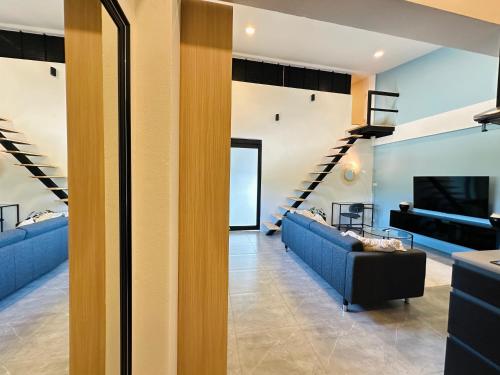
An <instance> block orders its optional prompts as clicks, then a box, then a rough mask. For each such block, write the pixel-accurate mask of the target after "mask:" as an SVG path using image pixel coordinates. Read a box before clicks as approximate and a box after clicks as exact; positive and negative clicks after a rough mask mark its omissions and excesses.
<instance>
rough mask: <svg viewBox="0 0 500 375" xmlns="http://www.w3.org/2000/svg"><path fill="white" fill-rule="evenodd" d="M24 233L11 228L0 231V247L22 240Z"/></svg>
mask: <svg viewBox="0 0 500 375" xmlns="http://www.w3.org/2000/svg"><path fill="white" fill-rule="evenodd" d="M25 237H26V233H25V232H24V231H22V230H19V229H12V230H8V231H6V232H3V233H0V247H4V246H8V245H12V244H13V243H16V242H19V241H22V240H24V238H25Z"/></svg>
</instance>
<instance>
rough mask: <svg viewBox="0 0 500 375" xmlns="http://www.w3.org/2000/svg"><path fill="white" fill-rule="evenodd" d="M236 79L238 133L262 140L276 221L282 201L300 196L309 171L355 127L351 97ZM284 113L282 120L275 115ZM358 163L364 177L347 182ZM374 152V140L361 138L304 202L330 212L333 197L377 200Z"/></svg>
mask: <svg viewBox="0 0 500 375" xmlns="http://www.w3.org/2000/svg"><path fill="white" fill-rule="evenodd" d="M312 93H313V91H308V90H302V89H293V88H287V87H276V86H266V85H258V84H252V83H246V82H233V97H232V99H233V106H232V107H233V108H232V137H233V138H251V139H261V140H262V211H261V212H262V216H261V221H263V222H265V221H273V217H272V216H271V214H272V213H274V212H281V211H278V206H280V205H283V204H290V201H287V200H286V199H285V198H286V197H287V196H292V195H295V196H296V195H297V194H298V192H295V191H294V190H293V189H294V188H299V187H304V188H305V187H306V185H304V184H302V183H301V181H302V180H305V179H310V178H311V177H312V175H308V173H307V172H309V171H314V170H319V169H320V168H319V167H315V165H316V164H318V163H321V162H323V161H325V159H323V158H322V157H323V155H327V153H328V152H329V148H330V147H334V146H337V145H339V144H340V143H339V142H338V141H337V140H338V139H339V138H342V137H343V136H345V131H346V129H347V128H349V127H351V96H350V95H344V94H333V93H327V92H314V93H315V94H316V101H314V102H311V101H310V95H311V94H312ZM276 113H279V114H280V117H281V120H280V121H279V122H276V121H275V120H274V115H275V114H276ZM353 162H354V163H357V166H358V168H359V172H360V173H359V178H358V179H356V181H355V182H353V183H350V184H348V183H346V182H345V181H344V180H343V178H342V169H343V167H344V165H346V164H351V163H353ZM372 169H373V153H372V142H371V141H370V140H363V141H359V143H358V144H357V145H356V146H355V147H353V148H352V149H351V151H350V152H349V154H348V156H346V157H344V158H343V159H342V165H337V166H336V167H335V168H334V173H332V174H331V175H329V176H328V177H327V178H326V180H325V181H326V182H324V183H323V184H321V185H320V187H319V188H318V189H317V190H316V191H315V192H314V193H313V194H312V195H311V196H310V198H309V199H308V202H306V203H304V204H303V205H302V207H306V208H307V207H310V206H316V207H321V208H323V209H324V210H325V211H326V212H327V214H328V216H330V210H331V208H330V207H331V202H332V201H360V202H361V201H367V202H368V201H370V202H371V200H372Z"/></svg>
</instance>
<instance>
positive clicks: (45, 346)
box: [0, 263, 68, 375]
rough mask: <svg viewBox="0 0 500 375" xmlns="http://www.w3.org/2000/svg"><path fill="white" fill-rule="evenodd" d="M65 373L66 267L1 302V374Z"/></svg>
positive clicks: (50, 374)
mask: <svg viewBox="0 0 500 375" xmlns="http://www.w3.org/2000/svg"><path fill="white" fill-rule="evenodd" d="M67 373H68V265H67V263H64V264H62V265H61V266H59V267H58V268H57V269H55V270H54V271H52V272H51V273H49V274H47V275H45V276H43V277H42V278H40V279H38V280H36V281H35V282H33V283H31V284H29V285H28V286H27V287H25V288H23V289H21V290H20V291H18V292H16V293H15V294H13V295H11V296H9V297H7V298H6V299H4V300H2V301H1V302H0V375H64V374H67Z"/></svg>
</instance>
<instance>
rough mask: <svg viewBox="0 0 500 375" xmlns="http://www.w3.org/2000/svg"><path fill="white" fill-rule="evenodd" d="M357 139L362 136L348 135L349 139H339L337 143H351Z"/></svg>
mask: <svg viewBox="0 0 500 375" xmlns="http://www.w3.org/2000/svg"><path fill="white" fill-rule="evenodd" d="M359 138H363V136H362V135H350V136H349V137H345V138H340V139H339V141H341V142H344V141H352V140H353V139H359Z"/></svg>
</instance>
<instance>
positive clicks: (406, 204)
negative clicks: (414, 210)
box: [399, 202, 410, 212]
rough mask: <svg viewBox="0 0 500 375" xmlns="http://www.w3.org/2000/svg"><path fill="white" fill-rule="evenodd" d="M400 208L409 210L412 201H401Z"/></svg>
mask: <svg viewBox="0 0 500 375" xmlns="http://www.w3.org/2000/svg"><path fill="white" fill-rule="evenodd" d="M399 209H400V210H401V212H408V210H409V209H410V203H408V202H401V203H400V204H399Z"/></svg>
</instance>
